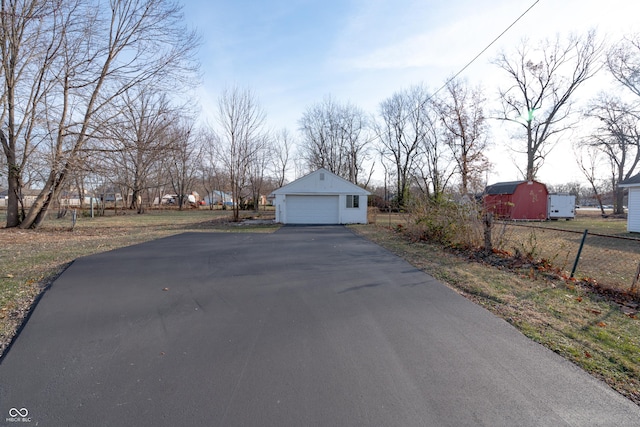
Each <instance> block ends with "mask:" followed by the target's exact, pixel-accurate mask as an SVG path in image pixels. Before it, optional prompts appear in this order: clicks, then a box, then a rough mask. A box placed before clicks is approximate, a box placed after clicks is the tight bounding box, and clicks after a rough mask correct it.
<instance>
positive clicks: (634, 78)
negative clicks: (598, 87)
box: [606, 34, 640, 96]
mask: <svg viewBox="0 0 640 427" xmlns="http://www.w3.org/2000/svg"><path fill="white" fill-rule="evenodd" d="M606 64H607V68H608V70H609V72H611V75H612V76H613V77H614V78H615V79H616V80H617V81H618V82H619V83H620V84H621V85H622V86H623V87H624V88H626V89H628V90H629V91H631V93H633V94H634V95H636V96H640V34H634V35H630V36H627V37H624V38H623V39H622V40H620V41H619V42H618V43H616V44H614V45H613V46H612V47H611V48H610V49H609V50H608V51H607V56H606Z"/></svg>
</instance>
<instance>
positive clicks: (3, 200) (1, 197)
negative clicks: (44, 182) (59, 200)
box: [0, 188, 42, 208]
mask: <svg viewBox="0 0 640 427" xmlns="http://www.w3.org/2000/svg"><path fill="white" fill-rule="evenodd" d="M41 191H42V190H30V189H27V188H25V189H23V190H22V202H23V203H24V207H25V208H28V207H31V205H32V204H33V202H35V201H36V198H37V197H38V195H39V194H40V192H41ZM8 199H9V190H4V191H1V192H0V206H2V207H6V206H7V201H8Z"/></svg>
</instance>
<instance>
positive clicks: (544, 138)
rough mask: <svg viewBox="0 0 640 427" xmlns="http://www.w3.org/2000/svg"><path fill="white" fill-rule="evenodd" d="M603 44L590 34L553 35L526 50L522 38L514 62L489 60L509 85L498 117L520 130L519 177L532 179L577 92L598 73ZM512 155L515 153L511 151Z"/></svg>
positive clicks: (502, 92) (565, 122)
mask: <svg viewBox="0 0 640 427" xmlns="http://www.w3.org/2000/svg"><path fill="white" fill-rule="evenodd" d="M601 51H602V45H601V44H600V43H599V42H598V41H597V40H596V34H595V32H594V31H590V32H588V33H587V34H586V35H585V36H583V37H578V36H575V35H571V36H569V37H568V39H567V40H566V41H564V42H563V41H562V40H560V37H559V36H558V37H556V39H555V40H553V41H549V40H547V41H544V42H541V43H540V44H538V45H537V46H535V47H531V46H530V44H529V41H528V40H523V41H522V43H521V45H520V47H519V48H518V49H517V50H516V52H515V54H514V55H513V58H512V57H510V56H509V55H508V54H506V53H504V52H502V53H500V54H499V55H498V57H497V58H496V59H495V60H494V61H493V62H494V64H495V65H497V66H498V67H500V68H501V69H502V70H503V71H505V72H506V74H507V76H508V78H509V81H510V82H511V85H510V86H508V87H504V88H501V89H500V90H499V95H500V100H501V103H502V110H501V112H500V117H499V118H500V119H501V120H506V121H509V122H512V123H517V124H518V125H519V126H520V127H521V130H522V131H523V132H524V137H525V143H526V145H525V150H523V151H521V152H522V153H525V154H526V156H527V161H526V166H525V167H524V168H522V169H521V172H522V173H523V175H524V178H525V179H527V180H533V179H535V177H536V174H537V172H538V170H539V169H540V167H541V166H542V164H543V163H544V160H545V158H546V156H547V154H548V153H549V152H550V151H551V150H552V149H553V147H554V145H555V143H556V141H557V137H558V136H559V134H560V133H562V132H563V131H564V130H566V129H567V128H569V127H570V126H571V123H570V122H569V120H568V119H569V117H570V114H571V112H572V111H571V107H572V102H573V98H574V94H575V92H576V90H577V89H578V88H579V87H580V86H582V84H583V83H584V82H585V81H587V80H588V79H590V78H591V77H593V75H594V74H595V73H596V72H597V71H598V69H599V67H598V59H599V56H600V53H601ZM516 151H517V150H516Z"/></svg>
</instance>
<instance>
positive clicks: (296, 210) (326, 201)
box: [286, 196, 338, 224]
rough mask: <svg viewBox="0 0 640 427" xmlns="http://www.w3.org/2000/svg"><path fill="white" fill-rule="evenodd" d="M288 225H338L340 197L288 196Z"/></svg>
mask: <svg viewBox="0 0 640 427" xmlns="http://www.w3.org/2000/svg"><path fill="white" fill-rule="evenodd" d="M286 203H287V219H286V221H287V224H338V196H287V197H286Z"/></svg>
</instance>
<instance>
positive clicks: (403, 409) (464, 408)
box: [0, 227, 640, 426]
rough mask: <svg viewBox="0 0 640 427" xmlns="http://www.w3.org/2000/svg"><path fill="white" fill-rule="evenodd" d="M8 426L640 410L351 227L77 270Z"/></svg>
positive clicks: (41, 327) (29, 362)
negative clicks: (356, 233) (352, 231)
mask: <svg viewBox="0 0 640 427" xmlns="http://www.w3.org/2000/svg"><path fill="white" fill-rule="evenodd" d="M23 421H24V422H27V421H28V422H30V424H23ZM3 423H4V424H7V425H14V426H15V425H43V426H72V425H79V426H99V425H105V426H116V425H118V426H124V425H136V426H146V425H148V426H177V425H189V426H200V425H201V426H466V425H468V426H477V425H485V426H565V425H571V426H589V425H601V426H605V425H606V426H611V425H616V426H637V425H640V408H638V406H636V405H634V404H633V403H631V402H630V401H628V400H626V399H624V398H623V397H621V396H620V395H618V394H617V393H615V392H614V391H612V390H611V389H609V388H608V387H607V386H606V385H604V384H603V383H601V382H599V381H596V380H595V379H593V378H592V377H590V376H589V375H587V374H586V373H584V372H582V371H581V370H579V369H578V368H576V367H575V366H574V365H572V364H570V363H568V362H566V361H565V360H563V359H562V358H560V357H559V356H557V355H556V354H554V353H552V352H550V351H548V350H546V349H544V348H543V347H541V346H539V345H537V344H535V343H533V342H531V341H530V340H528V339H526V338H525V337H524V336H522V335H521V334H520V333H519V332H517V331H516V330H515V329H514V328H513V327H511V326H510V325H509V324H508V323H506V322H504V321H502V320H500V319H498V318H496V317H495V316H493V315H492V314H490V313H489V312H487V311H485V310H484V309H482V308H480V307H478V306H476V305H474V304H473V303H471V302H469V301H467V300H466V299H465V298H463V297H461V296H460V295H458V294H456V293H455V292H454V291H452V290H450V289H449V288H447V287H445V286H444V285H442V284H441V283H439V282H437V281H436V280H434V279H433V278H432V277H430V276H428V275H426V274H424V273H422V272H421V271H419V270H417V269H416V268H414V267H412V266H411V265H410V264H408V263H406V262H405V261H403V260H402V259H400V258H398V257H396V256H395V255H393V254H391V253H389V252H388V251H386V250H384V249H382V248H381V247H379V246H377V245H375V244H372V243H370V242H368V241H366V240H364V239H362V238H360V237H358V236H356V235H354V234H353V233H351V232H350V231H349V230H348V229H346V228H344V227H284V228H282V229H281V230H279V231H278V232H276V233H274V234H221V233H211V234H209V233H188V234H182V235H179V236H175V237H170V238H166V239H161V240H158V241H154V242H149V243H145V244H141V245H137V246H133V247H129V248H124V249H119V250H116V251H112V252H108V253H103V254H99V255H95V256H90V257H86V258H81V259H78V260H77V261H75V262H74V263H73V265H72V266H71V267H70V268H69V269H68V270H67V271H66V272H65V273H64V274H62V276H61V277H60V278H59V279H58V280H57V281H56V282H55V283H54V284H53V286H52V288H51V289H50V290H49V291H48V292H47V293H46V294H45V295H44V297H43V298H42V300H41V301H40V303H39V305H38V306H37V308H36V310H35V311H34V313H33V315H32V316H31V318H30V320H29V321H28V323H27V325H26V326H25V328H24V330H23V331H22V333H21V334H20V336H19V337H18V339H17V340H16V342H15V344H14V345H13V347H12V348H11V350H10V351H9V352H8V354H7V355H6V357H5V358H4V359H3V361H2V363H1V364H0V424H3Z"/></svg>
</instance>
